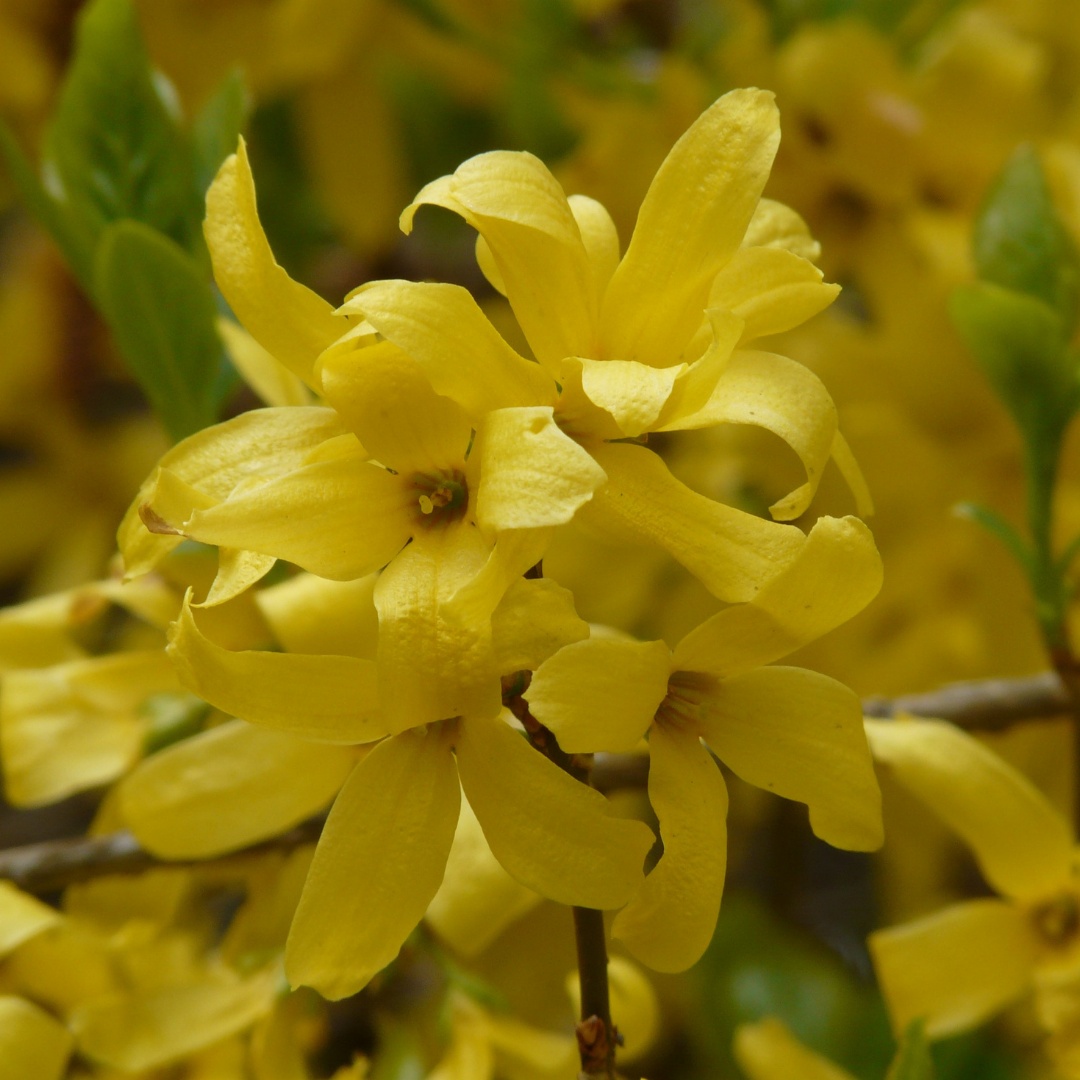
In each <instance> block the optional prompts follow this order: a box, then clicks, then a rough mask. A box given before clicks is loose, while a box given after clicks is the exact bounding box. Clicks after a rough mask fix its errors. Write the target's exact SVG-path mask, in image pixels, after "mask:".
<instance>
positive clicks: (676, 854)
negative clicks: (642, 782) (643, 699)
mask: <svg viewBox="0 0 1080 1080" xmlns="http://www.w3.org/2000/svg"><path fill="white" fill-rule="evenodd" d="M649 802H650V803H652V807H653V810H655V811H656V816H657V818H659V820H660V837H661V839H662V840H663V841H664V854H663V855H662V856H661V857H660V861H659V862H658V863H657V864H656V866H655V867H653V869H652V871H651V872H650V873H649V876H648V877H647V878H646V879H645V883H644V884H643V885H642V886H641V888H640V889H639V890H638V892H637V893H636V894H635V896H634V898H633V899H632V900H631V901H630V903H629V904H627V905H626V907H625V908H623V910H622V911H620V912H619V914H618V915H616V916H615V922H614V924H613V925H612V928H611V932H612V936H614V937H615V938H617V939H618V940H619V941H621V942H622V943H623V944H624V945H625V946H626V947H627V948H628V949H629V950H630V952H631V953H632V954H633V955H634V956H635V957H636V958H637V959H638V960H640V961H641V962H642V963H643V964H645V965H646V966H647V967H650V968H652V969H653V970H654V971H666V972H675V971H685V970H686V968H688V967H690V966H691V965H692V964H694V963H696V962H697V961H698V959H699V958H700V957H701V954H702V953H703V952H704V951H705V948H706V946H707V945H708V944H709V941H710V940H711V938H712V935H713V931H714V930H715V929H716V917H717V915H718V914H719V913H720V897H721V896H722V894H723V891H724V874H725V870H726V867H727V825H726V818H727V805H728V799H727V788H726V787H725V786H724V779H723V777H722V776H721V775H720V770H719V769H718V768H717V767H716V762H714V761H713V759H712V757H711V756H710V755H709V752H708V750H706V749H705V747H704V746H702V745H701V742H700V741H699V740H698V738H697V736H696V735H693V734H691V733H690V732H687V731H677V730H671V731H669V730H668V729H667V728H666V727H662V726H660V725H657V726H655V727H654V728H653V729H652V731H651V732H650V735H649Z"/></svg>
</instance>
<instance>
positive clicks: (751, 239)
mask: <svg viewBox="0 0 1080 1080" xmlns="http://www.w3.org/2000/svg"><path fill="white" fill-rule="evenodd" d="M743 246H744V247H775V248H782V249H783V250H785V251H790V252H791V253H792V254H793V255H798V256H799V257H800V258H803V259H807V260H809V261H810V262H813V261H815V260H816V259H817V258H818V256H820V255H821V245H820V244H819V243H818V242H817V241H816V240H815V239H814V238H813V237H812V236H811V235H810V229H809V228H808V227H807V224H806V222H805V221H803V219H802V218H801V217H800V216H799V214H797V213H796V212H795V211H794V210H792V209H791V207H790V206H785V205H784V204H783V203H781V202H777V201H776V200H775V199H762V200H761V201H760V202H759V203H758V204H757V206H756V207H755V208H754V216H753V217H752V218H751V219H750V224H749V225H748V226H747V229H746V236H744V237H743Z"/></svg>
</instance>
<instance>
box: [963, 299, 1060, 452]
mask: <svg viewBox="0 0 1080 1080" xmlns="http://www.w3.org/2000/svg"><path fill="white" fill-rule="evenodd" d="M949 311H950V314H951V315H952V319H953V322H954V323H955V324H956V327H957V329H958V330H959V331H960V334H961V336H962V337H963V338H964V340H965V342H966V343H967V345H968V348H970V349H971V351H972V353H974V355H975V358H976V359H977V360H978V361H979V364H980V366H981V367H982V369H983V372H984V373H985V375H986V377H987V378H988V379H989V380H990V383H991V384H992V386H993V387H994V389H995V390H996V391H997V394H998V396H999V397H1000V398H1001V400H1002V401H1003V402H1004V404H1005V407H1006V408H1007V409H1008V410H1009V412H1011V413H1012V415H1013V418H1014V419H1015V420H1016V423H1017V425H1018V426H1019V428H1020V431H1021V433H1022V434H1023V436H1024V439H1025V441H1026V442H1027V443H1028V444H1029V449H1030V450H1031V451H1032V452H1033V453H1035V454H1037V455H1038V456H1040V457H1041V456H1042V455H1044V454H1049V453H1050V452H1051V451H1052V456H1053V457H1054V459H1055V460H1056V457H1057V452H1058V450H1059V448H1060V443H1061V439H1062V437H1063V435H1064V433H1065V428H1066V427H1067V426H1068V423H1069V421H1070V420H1071V419H1072V417H1073V416H1074V415H1075V413H1076V410H1077V407H1078V405H1080V383H1078V380H1077V374H1076V360H1075V357H1074V356H1073V355H1072V354H1071V353H1070V352H1069V350H1068V349H1067V348H1066V336H1067V335H1066V328H1065V326H1064V323H1063V321H1062V319H1061V318H1060V316H1059V315H1057V314H1056V313H1055V311H1054V310H1053V309H1052V308H1050V307H1049V306H1048V305H1047V304H1046V303H1044V302H1043V301H1042V300H1038V299H1036V298H1035V297H1033V296H1030V295H1025V294H1023V293H1019V292H1015V291H1013V290H1011V289H1006V288H1002V287H1000V286H997V285H991V284H987V283H983V282H980V283H977V284H974V285H963V286H961V287H960V288H958V289H957V290H956V291H955V292H954V293H953V295H952V297H951V300H950V303H949Z"/></svg>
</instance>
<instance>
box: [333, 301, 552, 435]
mask: <svg viewBox="0 0 1080 1080" xmlns="http://www.w3.org/2000/svg"><path fill="white" fill-rule="evenodd" d="M341 310H342V311H343V312H350V313H355V314H357V315H362V316H363V317H364V318H366V319H367V321H368V322H369V323H370V324H371V325H372V326H373V327H375V329H376V330H378V332H379V333H380V334H382V336H383V337H384V338H386V340H387V341H390V342H392V343H393V344H394V345H397V346H398V347H399V348H400V349H402V350H404V351H405V352H406V353H408V354H409V356H411V357H412V358H413V359H414V360H415V361H416V362H417V363H418V364H419V365H420V366H421V368H422V369H423V371H424V374H425V375H426V376H427V378H428V379H429V380H430V382H431V385H432V387H434V389H435V391H436V393H439V394H445V395H446V396H447V397H449V398H453V400H454V401H456V402H458V403H459V404H460V405H461V406H462V408H464V409H465V411H466V412H468V413H469V414H470V416H472V417H473V418H474V419H479V418H481V417H482V416H484V415H485V414H486V413H488V412H490V411H491V410H492V409H502V408H509V407H512V406H523V405H541V404H545V403H549V402H550V401H551V400H552V399H553V398H554V396H555V384H554V382H553V380H552V378H551V376H550V375H548V374H547V373H546V372H545V371H544V369H543V368H541V367H540V366H539V365H538V364H536V363H533V362H532V361H529V360H526V359H524V357H521V356H519V355H518V354H517V353H516V352H515V351H514V350H513V349H512V348H511V347H510V346H509V345H508V344H507V343H506V342H505V341H504V340H503V338H502V335H501V334H500V333H499V332H498V330H496V329H495V327H494V326H492V325H491V322H490V321H489V320H488V317H487V316H486V315H485V314H484V313H483V311H481V310H480V306H479V305H478V304H477V303H476V301H475V300H474V299H473V298H472V295H471V294H470V293H469V292H468V290H467V289H463V288H461V287H460V286H458V285H443V284H437V283H434V282H417V281H374V282H372V283H371V284H369V285H363V286H361V287H360V288H359V289H357V290H356V292H354V293H352V294H351V295H350V297H349V300H348V302H347V303H346V304H345V305H344V306H343V307H342V308H341Z"/></svg>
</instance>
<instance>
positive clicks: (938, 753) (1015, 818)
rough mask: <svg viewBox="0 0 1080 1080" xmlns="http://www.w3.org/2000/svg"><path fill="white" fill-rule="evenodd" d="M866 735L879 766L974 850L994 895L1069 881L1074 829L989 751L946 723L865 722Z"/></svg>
mask: <svg viewBox="0 0 1080 1080" xmlns="http://www.w3.org/2000/svg"><path fill="white" fill-rule="evenodd" d="M866 734H867V738H868V739H869V740H870V749H871V750H872V751H873V753H874V757H875V759H876V760H877V761H878V762H880V763H881V764H882V765H885V766H887V767H888V768H889V770H890V771H891V772H892V774H893V775H894V776H895V777H896V779H897V780H899V781H900V783H901V784H903V785H904V787H906V788H907V789H908V790H909V791H911V793H912V794H913V795H915V796H916V798H918V799H921V800H922V801H923V802H925V803H926V805H927V806H928V807H929V808H930V809H931V810H932V811H933V812H934V813H935V814H937V815H938V816H939V817H940V818H941V819H942V821H944V822H945V824H946V825H948V826H949V828H951V829H953V830H954V831H955V832H956V833H957V834H958V835H959V836H960V837H961V839H963V840H964V842H965V843H967V844H968V845H969V846H970V847H971V850H972V852H973V853H974V855H975V858H976V859H977V860H978V861H979V866H980V867H981V868H982V871H983V873H984V874H985V875H986V880H987V881H989V882H990V884H991V885H993V886H994V888H995V889H998V890H999V891H1000V892H1002V893H1004V894H1005V895H1006V896H1015V897H1021V898H1035V897H1040V896H1046V895H1049V894H1052V893H1053V892H1055V891H1056V890H1058V889H1060V888H1062V887H1063V886H1064V885H1065V884H1066V883H1067V882H1068V880H1069V867H1070V865H1071V860H1072V851H1073V845H1074V843H1075V840H1074V837H1073V834H1072V830H1071V829H1070V828H1069V825H1068V823H1067V822H1066V821H1065V819H1064V818H1063V817H1062V816H1061V814H1059V813H1058V812H1057V811H1056V810H1055V809H1054V808H1053V807H1052V806H1051V805H1050V803H1049V801H1048V800H1047V799H1046V797H1045V796H1044V795H1043V794H1042V792H1040V791H1039V790H1038V789H1037V788H1036V787H1035V786H1034V784H1032V783H1031V781H1030V780H1028V779H1027V777H1025V776H1023V775H1022V774H1021V773H1020V772H1018V771H1017V770H1016V769H1014V768H1013V767H1012V766H1011V765H1009V764H1007V763H1006V762H1005V761H1003V760H1002V759H1001V758H1000V757H998V756H997V754H995V753H994V752H993V751H992V750H991V749H989V747H987V746H985V745H983V744H982V743H981V742H979V741H978V740H977V739H974V738H973V737H972V736H970V735H968V734H966V733H965V732H963V731H961V730H960V729H959V728H957V727H954V726H953V725H952V724H947V723H945V721H943V720H912V719H905V720H867V721H866Z"/></svg>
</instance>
